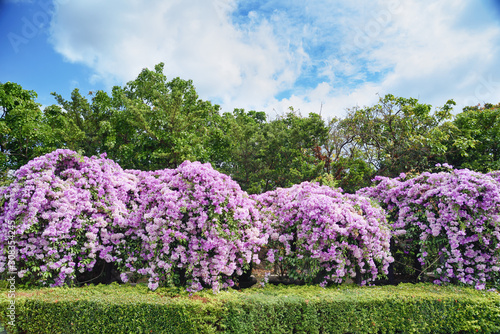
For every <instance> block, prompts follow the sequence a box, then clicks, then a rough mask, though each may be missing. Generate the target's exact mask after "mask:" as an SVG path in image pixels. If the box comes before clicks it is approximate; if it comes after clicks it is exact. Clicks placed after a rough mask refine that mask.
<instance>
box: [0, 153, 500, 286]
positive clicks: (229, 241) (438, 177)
mask: <svg viewBox="0 0 500 334" xmlns="http://www.w3.org/2000/svg"><path fill="white" fill-rule="evenodd" d="M445 167H446V166H445ZM376 181H377V185H376V186H374V187H372V188H365V189H362V190H361V191H359V192H358V193H357V194H356V195H350V194H344V193H342V191H341V190H339V189H333V188H330V187H327V186H320V185H319V184H317V183H309V182H304V183H302V184H299V185H295V186H293V187H291V188H287V189H282V188H280V189H277V190H274V191H270V192H267V193H264V194H260V195H253V196H249V195H248V194H247V193H246V192H244V191H242V190H241V189H240V187H239V185H238V184H237V183H236V182H234V181H233V180H231V178H230V177H229V176H226V175H224V174H221V173H219V172H217V171H216V170H214V169H213V168H212V167H211V166H210V164H201V163H199V162H189V161H186V162H184V163H183V164H181V165H180V166H179V167H178V168H176V169H165V170H159V171H152V172H145V171H134V170H123V169H122V168H121V167H120V166H119V165H118V164H116V163H115V162H113V161H111V160H109V159H106V158H105V156H104V155H103V156H101V157H92V158H87V157H83V156H81V155H79V154H77V153H75V152H73V151H70V150H57V151H54V152H52V153H50V154H47V155H45V156H42V157H39V158H36V159H34V160H32V161H30V162H29V163H28V164H26V165H25V166H23V167H22V168H20V169H19V170H17V171H16V172H15V173H14V176H13V181H12V182H11V183H10V184H9V185H8V186H5V187H0V273H2V272H5V271H7V270H10V269H9V268H10V267H9V265H8V264H9V263H11V262H12V259H10V257H12V252H11V249H12V244H14V245H15V248H16V253H15V259H14V260H15V263H16V266H15V267H16V268H18V270H19V271H18V272H17V274H18V276H19V277H27V278H29V279H30V280H32V281H38V282H40V283H42V284H47V285H48V284H50V285H51V286H60V285H63V284H65V283H67V282H70V281H72V280H74V279H75V278H76V277H77V276H78V275H79V273H85V272H87V271H91V270H92V269H93V268H94V266H95V265H96V263H97V261H99V260H100V261H105V262H108V263H114V264H115V266H116V267H117V268H118V269H119V271H120V272H121V273H122V274H121V278H122V280H123V281H126V280H127V278H128V275H127V273H128V272H136V273H138V274H139V275H143V276H147V277H148V278H149V287H150V288H151V289H153V290H154V289H156V288H157V287H158V286H159V285H161V284H177V285H185V286H187V288H188V290H189V291H199V290H201V289H203V288H205V287H210V288H212V289H213V290H214V292H217V291H219V289H225V288H228V287H231V286H233V285H234V284H235V277H237V276H239V275H242V273H243V272H244V271H245V270H248V269H249V268H250V266H251V264H252V263H256V264H258V263H259V262H260V259H259V257H258V254H259V253H260V252H261V251H262V250H263V249H265V250H267V254H266V256H265V257H266V261H268V262H269V263H273V264H275V265H276V266H279V267H280V268H281V270H282V272H283V273H286V274H287V275H289V276H290V277H292V278H299V279H303V280H305V281H308V282H321V285H323V286H324V285H326V284H328V283H329V282H334V283H341V282H344V281H345V280H346V279H347V278H349V277H351V278H354V277H356V278H357V279H358V280H359V282H360V283H361V284H363V285H364V284H367V283H369V282H371V281H374V280H375V279H376V278H377V277H378V276H379V275H380V274H387V271H388V266H389V264H390V263H391V262H393V261H394V259H393V257H392V256H391V250H390V241H391V237H395V238H396V239H398V238H405V239H413V240H418V243H417V246H418V256H417V257H418V261H419V262H420V264H421V266H422V268H423V271H434V274H435V275H436V276H437V277H438V279H437V280H436V281H435V282H436V283H439V284H441V283H444V282H450V281H452V282H462V283H465V284H471V285H475V286H476V288H478V289H484V288H485V286H486V282H488V281H489V280H492V279H493V278H495V277H498V275H499V271H500V268H499V267H500V266H499V262H500V242H499V240H500V172H493V173H489V174H481V173H476V172H472V171H469V170H453V169H451V168H449V169H448V170H447V171H444V172H440V173H423V174H421V175H419V176H416V177H414V178H407V177H406V176H405V175H401V176H400V177H399V178H394V179H389V178H385V177H378V178H376ZM365 196H366V197H365ZM369 197H370V198H372V199H375V200H376V201H378V202H379V203H380V205H381V206H382V207H379V206H378V205H377V204H374V203H373V202H372V201H371V200H370V199H368V198H369ZM384 209H386V210H387V211H384ZM386 212H387V214H388V215H389V217H390V223H391V224H389V223H388V222H387V220H386Z"/></svg>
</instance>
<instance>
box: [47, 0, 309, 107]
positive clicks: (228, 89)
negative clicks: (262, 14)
mask: <svg viewBox="0 0 500 334" xmlns="http://www.w3.org/2000/svg"><path fill="white" fill-rule="evenodd" d="M233 8H234V2H233V1H230V0H217V1H205V0H194V1H179V0H177V1H150V2H148V3H147V4H146V3H144V2H140V1H133V0H128V1H118V0H109V1H106V2H102V1H96V0H93V1H87V0H85V1H77V0H75V1H71V2H68V3H66V4H64V5H60V6H57V8H56V13H55V15H54V19H53V22H52V41H53V44H54V46H55V49H56V50H57V51H58V52H59V53H61V54H62V55H64V56H65V57H66V59H67V60H69V61H71V62H78V63H84V64H86V65H87V66H89V67H91V68H92V69H93V70H94V71H95V74H94V75H93V80H94V81H97V80H99V79H100V80H104V81H106V82H107V83H108V85H111V84H115V83H119V84H122V83H124V82H126V81H128V80H132V79H133V78H135V76H137V74H138V73H139V72H140V70H141V69H142V68H144V67H149V68H152V67H153V66H154V64H156V63H159V62H165V74H166V75H167V77H168V78H170V79H171V78H173V77H176V76H180V77H182V78H183V79H192V80H193V81H194V83H195V86H196V87H197V89H198V91H199V93H200V94H201V95H202V96H203V97H204V98H206V99H207V98H210V99H216V100H220V102H222V103H223V104H225V105H230V104H232V102H233V101H238V102H244V103H246V104H250V105H251V104H254V105H255V106H258V104H259V100H262V99H268V98H271V97H272V96H273V95H274V94H276V93H278V91H279V89H282V88H283V87H288V86H291V85H292V83H293V82H294V80H295V78H296V76H297V74H298V70H299V69H300V63H301V62H302V59H301V57H300V55H299V56H298V57H295V56H293V54H290V52H289V50H288V49H287V43H286V42H282V41H278V40H276V38H275V37H274V34H273V31H272V30H273V27H272V26H271V25H270V24H269V23H268V22H267V21H266V20H263V21H262V22H261V23H259V25H255V26H253V27H252V28H253V29H252V30H249V31H241V30H238V29H236V28H235V27H234V26H233V25H232V22H231V20H230V13H231V11H232V9H233ZM234 107H237V106H236V105H235V106H234ZM231 110H232V109H231ZM226 111H227V110H226Z"/></svg>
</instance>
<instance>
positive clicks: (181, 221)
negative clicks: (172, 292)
mask: <svg viewBox="0 0 500 334" xmlns="http://www.w3.org/2000/svg"><path fill="white" fill-rule="evenodd" d="M134 173H135V175H137V177H138V178H139V180H140V181H139V187H138V189H137V190H136V197H135V199H134V201H132V202H131V203H132V204H131V208H132V210H131V217H130V220H129V226H130V229H129V230H128V231H127V232H126V235H130V236H131V237H132V238H133V239H135V241H134V242H135V243H131V245H136V247H137V249H138V250H139V251H134V249H133V247H132V246H131V247H130V248H129V249H127V250H126V252H127V254H129V256H128V257H127V258H126V259H125V263H126V266H127V267H128V268H129V270H131V271H136V270H137V271H138V272H139V273H140V274H147V275H149V277H150V279H149V282H150V283H149V286H150V288H151V289H153V290H154V289H155V288H156V287H157V286H158V284H160V283H165V282H162V281H166V282H173V283H175V284H181V285H183V283H187V284H188V285H189V286H188V290H190V291H198V290H201V289H202V288H203V287H204V286H210V287H212V289H213V290H214V292H216V291H218V290H219V288H227V287H229V286H233V285H234V281H233V279H232V276H233V275H234V274H236V275H241V274H242V272H243V270H244V269H248V266H249V264H250V263H251V262H253V261H254V262H257V263H258V262H259V259H258V257H257V253H258V251H259V250H260V247H261V246H262V245H264V244H265V243H266V242H267V238H266V236H265V235H264V234H263V231H262V223H261V221H260V219H259V217H260V214H259V212H258V211H257V208H256V207H255V203H254V201H253V200H251V199H250V198H249V197H248V195H247V194H246V193H245V192H243V191H242V190H241V189H240V187H239V185H238V184H237V183H236V182H234V181H233V180H231V179H230V177H229V176H226V175H224V174H221V173H219V172H217V171H215V170H214V169H212V167H211V166H210V164H201V163H199V162H189V161H186V162H184V163H182V164H181V165H180V166H179V167H178V168H177V169H174V170H160V171H156V172H138V171H136V172H134ZM123 278H124V279H126V277H125V276H123Z"/></svg>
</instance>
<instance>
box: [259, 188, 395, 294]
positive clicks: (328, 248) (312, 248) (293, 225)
mask: <svg viewBox="0 0 500 334" xmlns="http://www.w3.org/2000/svg"><path fill="white" fill-rule="evenodd" d="M254 198H255V199H256V200H257V201H258V202H259V203H260V207H261V210H262V211H263V213H264V214H267V218H268V219H267V221H268V224H269V226H268V229H269V234H270V238H269V244H268V247H269V250H268V252H267V260H268V261H269V262H271V263H277V264H278V265H279V266H280V267H281V269H282V270H283V271H284V273H285V274H287V275H288V276H290V277H292V278H298V279H303V280H305V281H306V282H314V281H317V282H321V283H320V284H321V285H326V284H328V283H329V282H334V283H341V282H343V281H345V280H346V279H347V278H349V277H351V278H355V277H356V276H358V279H359V283H361V284H362V285H364V284H366V283H368V282H370V281H373V280H375V279H376V278H377V277H378V275H379V274H387V269H388V266H389V263H391V262H392V260H393V259H392V257H391V255H390V250H389V243H390V237H391V233H390V231H389V228H388V226H387V222H386V218H385V213H384V211H383V210H382V209H381V208H380V207H378V206H376V205H372V203H371V202H370V200H369V199H368V198H365V197H361V196H357V195H350V194H343V193H342V192H341V190H339V189H333V188H330V187H327V186H320V185H319V184H318V183H309V182H304V183H301V184H299V185H295V186H293V187H291V188H287V189H283V188H279V189H277V190H274V191H270V192H267V193H264V194H261V195H255V196H254Z"/></svg>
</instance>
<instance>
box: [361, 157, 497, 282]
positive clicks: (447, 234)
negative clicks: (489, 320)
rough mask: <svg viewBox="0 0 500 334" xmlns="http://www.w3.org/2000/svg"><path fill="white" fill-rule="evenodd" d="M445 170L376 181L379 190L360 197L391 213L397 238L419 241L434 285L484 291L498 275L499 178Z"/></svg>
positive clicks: (369, 190)
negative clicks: (453, 284)
mask: <svg viewBox="0 0 500 334" xmlns="http://www.w3.org/2000/svg"><path fill="white" fill-rule="evenodd" d="M445 167H446V168H447V171H443V172H439V173H422V174H420V175H418V176H416V177H414V178H409V177H406V175H404V174H402V175H401V176H400V177H398V178H394V179H389V178H386V177H377V178H376V179H375V180H376V182H377V184H376V186H374V187H372V188H365V189H362V190H360V191H359V193H360V194H364V195H368V196H370V197H372V198H374V199H377V200H378V201H380V203H381V204H382V205H383V207H385V208H386V209H387V211H388V213H389V215H390V221H391V222H392V226H393V228H394V230H395V236H396V237H397V238H398V239H399V240H400V241H403V240H405V239H406V240H413V241H414V242H413V245H415V246H416V247H417V251H416V257H417V260H418V261H419V262H420V265H421V270H422V272H423V273H427V272H433V273H434V275H435V276H436V278H435V281H434V282H435V283H437V284H442V283H446V282H461V283H464V284H469V285H474V286H475V287H476V288H477V289H484V288H485V287H486V285H487V282H488V281H489V280H491V279H492V278H493V277H495V276H496V275H498V271H499V261H500V243H499V239H500V183H499V181H498V180H497V179H495V178H493V177H492V176H495V175H496V176H498V173H492V174H490V175H485V174H481V173H477V172H473V171H470V170H467V169H463V170H457V169H452V168H451V167H450V166H445ZM398 236H399V237H398Z"/></svg>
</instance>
